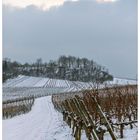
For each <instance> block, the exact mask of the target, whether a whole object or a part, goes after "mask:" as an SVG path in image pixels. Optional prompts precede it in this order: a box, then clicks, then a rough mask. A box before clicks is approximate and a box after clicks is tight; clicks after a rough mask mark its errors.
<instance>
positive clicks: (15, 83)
mask: <svg viewBox="0 0 140 140" xmlns="http://www.w3.org/2000/svg"><path fill="white" fill-rule="evenodd" d="M105 83H106V84H110V85H114V84H118V85H127V84H131V85H132V84H137V81H136V80H127V79H120V78H114V79H113V81H107V82H105ZM92 84H93V83H91V82H89V83H85V82H78V81H68V80H59V79H50V78H42V77H31V76H24V75H19V76H18V77H16V78H14V79H9V80H7V81H6V82H5V83H4V84H3V87H50V88H54V87H55V88H56V87H58V88H73V87H77V88H80V87H81V88H89V87H91V86H92Z"/></svg>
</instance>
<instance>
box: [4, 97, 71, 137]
mask: <svg viewBox="0 0 140 140" xmlns="http://www.w3.org/2000/svg"><path fill="white" fill-rule="evenodd" d="M70 133H71V130H70V129H69V128H68V126H66V124H65V123H64V122H63V121H62V115H61V114H60V113H59V112H57V111H56V110H55V109H54V108H53V104H52V102H51V96H47V97H42V98H38V99H36V100H35V104H34V106H33V107H32V110H31V111H30V112H29V113H27V114H25V115H20V116H17V117H14V118H12V119H8V120H3V140H72V139H73V138H72V136H71V135H70Z"/></svg>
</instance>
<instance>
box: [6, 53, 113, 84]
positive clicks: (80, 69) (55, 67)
mask: <svg viewBox="0 0 140 140" xmlns="http://www.w3.org/2000/svg"><path fill="white" fill-rule="evenodd" d="M19 74H23V75H27V76H39V77H48V78H55V79H65V80H71V81H83V82H89V81H90V82H99V83H102V82H104V81H107V80H113V76H112V75H111V74H109V72H108V70H107V69H106V68H105V67H103V66H101V65H99V64H97V63H96V62H94V61H93V60H88V59H87V58H78V57H74V56H64V55H63V56H60V57H59V58H58V59H57V60H55V61H54V60H50V61H49V62H48V63H47V62H43V61H42V59H41V58H39V59H37V60H36V62H34V63H32V64H29V63H25V64H21V63H19V62H17V61H13V62H12V61H11V60H10V59H9V58H4V59H3V82H4V81H5V80H7V79H9V78H13V77H15V76H17V75H19Z"/></svg>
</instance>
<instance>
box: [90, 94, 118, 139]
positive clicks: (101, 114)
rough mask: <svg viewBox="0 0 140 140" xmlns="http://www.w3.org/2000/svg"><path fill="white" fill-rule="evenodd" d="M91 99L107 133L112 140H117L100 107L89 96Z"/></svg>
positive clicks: (93, 98)
mask: <svg viewBox="0 0 140 140" xmlns="http://www.w3.org/2000/svg"><path fill="white" fill-rule="evenodd" d="M91 98H92V100H93V102H95V105H96V107H97V110H98V112H99V115H100V117H101V118H103V121H104V123H105V124H106V128H107V130H108V131H109V133H110V135H111V137H112V140H117V138H116V136H115V135H114V132H113V129H112V127H111V125H110V123H109V121H108V120H107V118H106V116H105V115H104V113H103V111H102V109H101V107H100V105H99V104H98V102H97V100H96V98H95V97H94V96H91Z"/></svg>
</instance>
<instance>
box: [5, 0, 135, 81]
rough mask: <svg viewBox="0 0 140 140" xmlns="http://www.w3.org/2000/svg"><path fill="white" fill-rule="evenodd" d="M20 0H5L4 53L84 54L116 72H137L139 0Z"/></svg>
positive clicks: (25, 57)
mask: <svg viewBox="0 0 140 140" xmlns="http://www.w3.org/2000/svg"><path fill="white" fill-rule="evenodd" d="M20 1H22V3H18V2H19V0H3V57H8V58H11V59H12V60H17V61H19V62H33V61H36V59H37V58H40V57H41V58H42V59H43V61H49V60H50V59H57V58H58V57H59V56H60V55H72V56H77V57H87V58H89V59H93V60H94V61H96V62H97V63H98V64H101V65H103V66H105V67H106V68H108V69H109V72H110V73H112V74H113V75H114V76H118V77H130V78H136V75H137V0H52V1H51V0H46V3H43V2H44V1H42V3H43V4H42V3H41V0H33V2H31V1H30V3H28V1H27V0H20ZM50 1H51V2H50ZM104 1H105V2H104ZM38 2H40V3H38Z"/></svg>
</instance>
